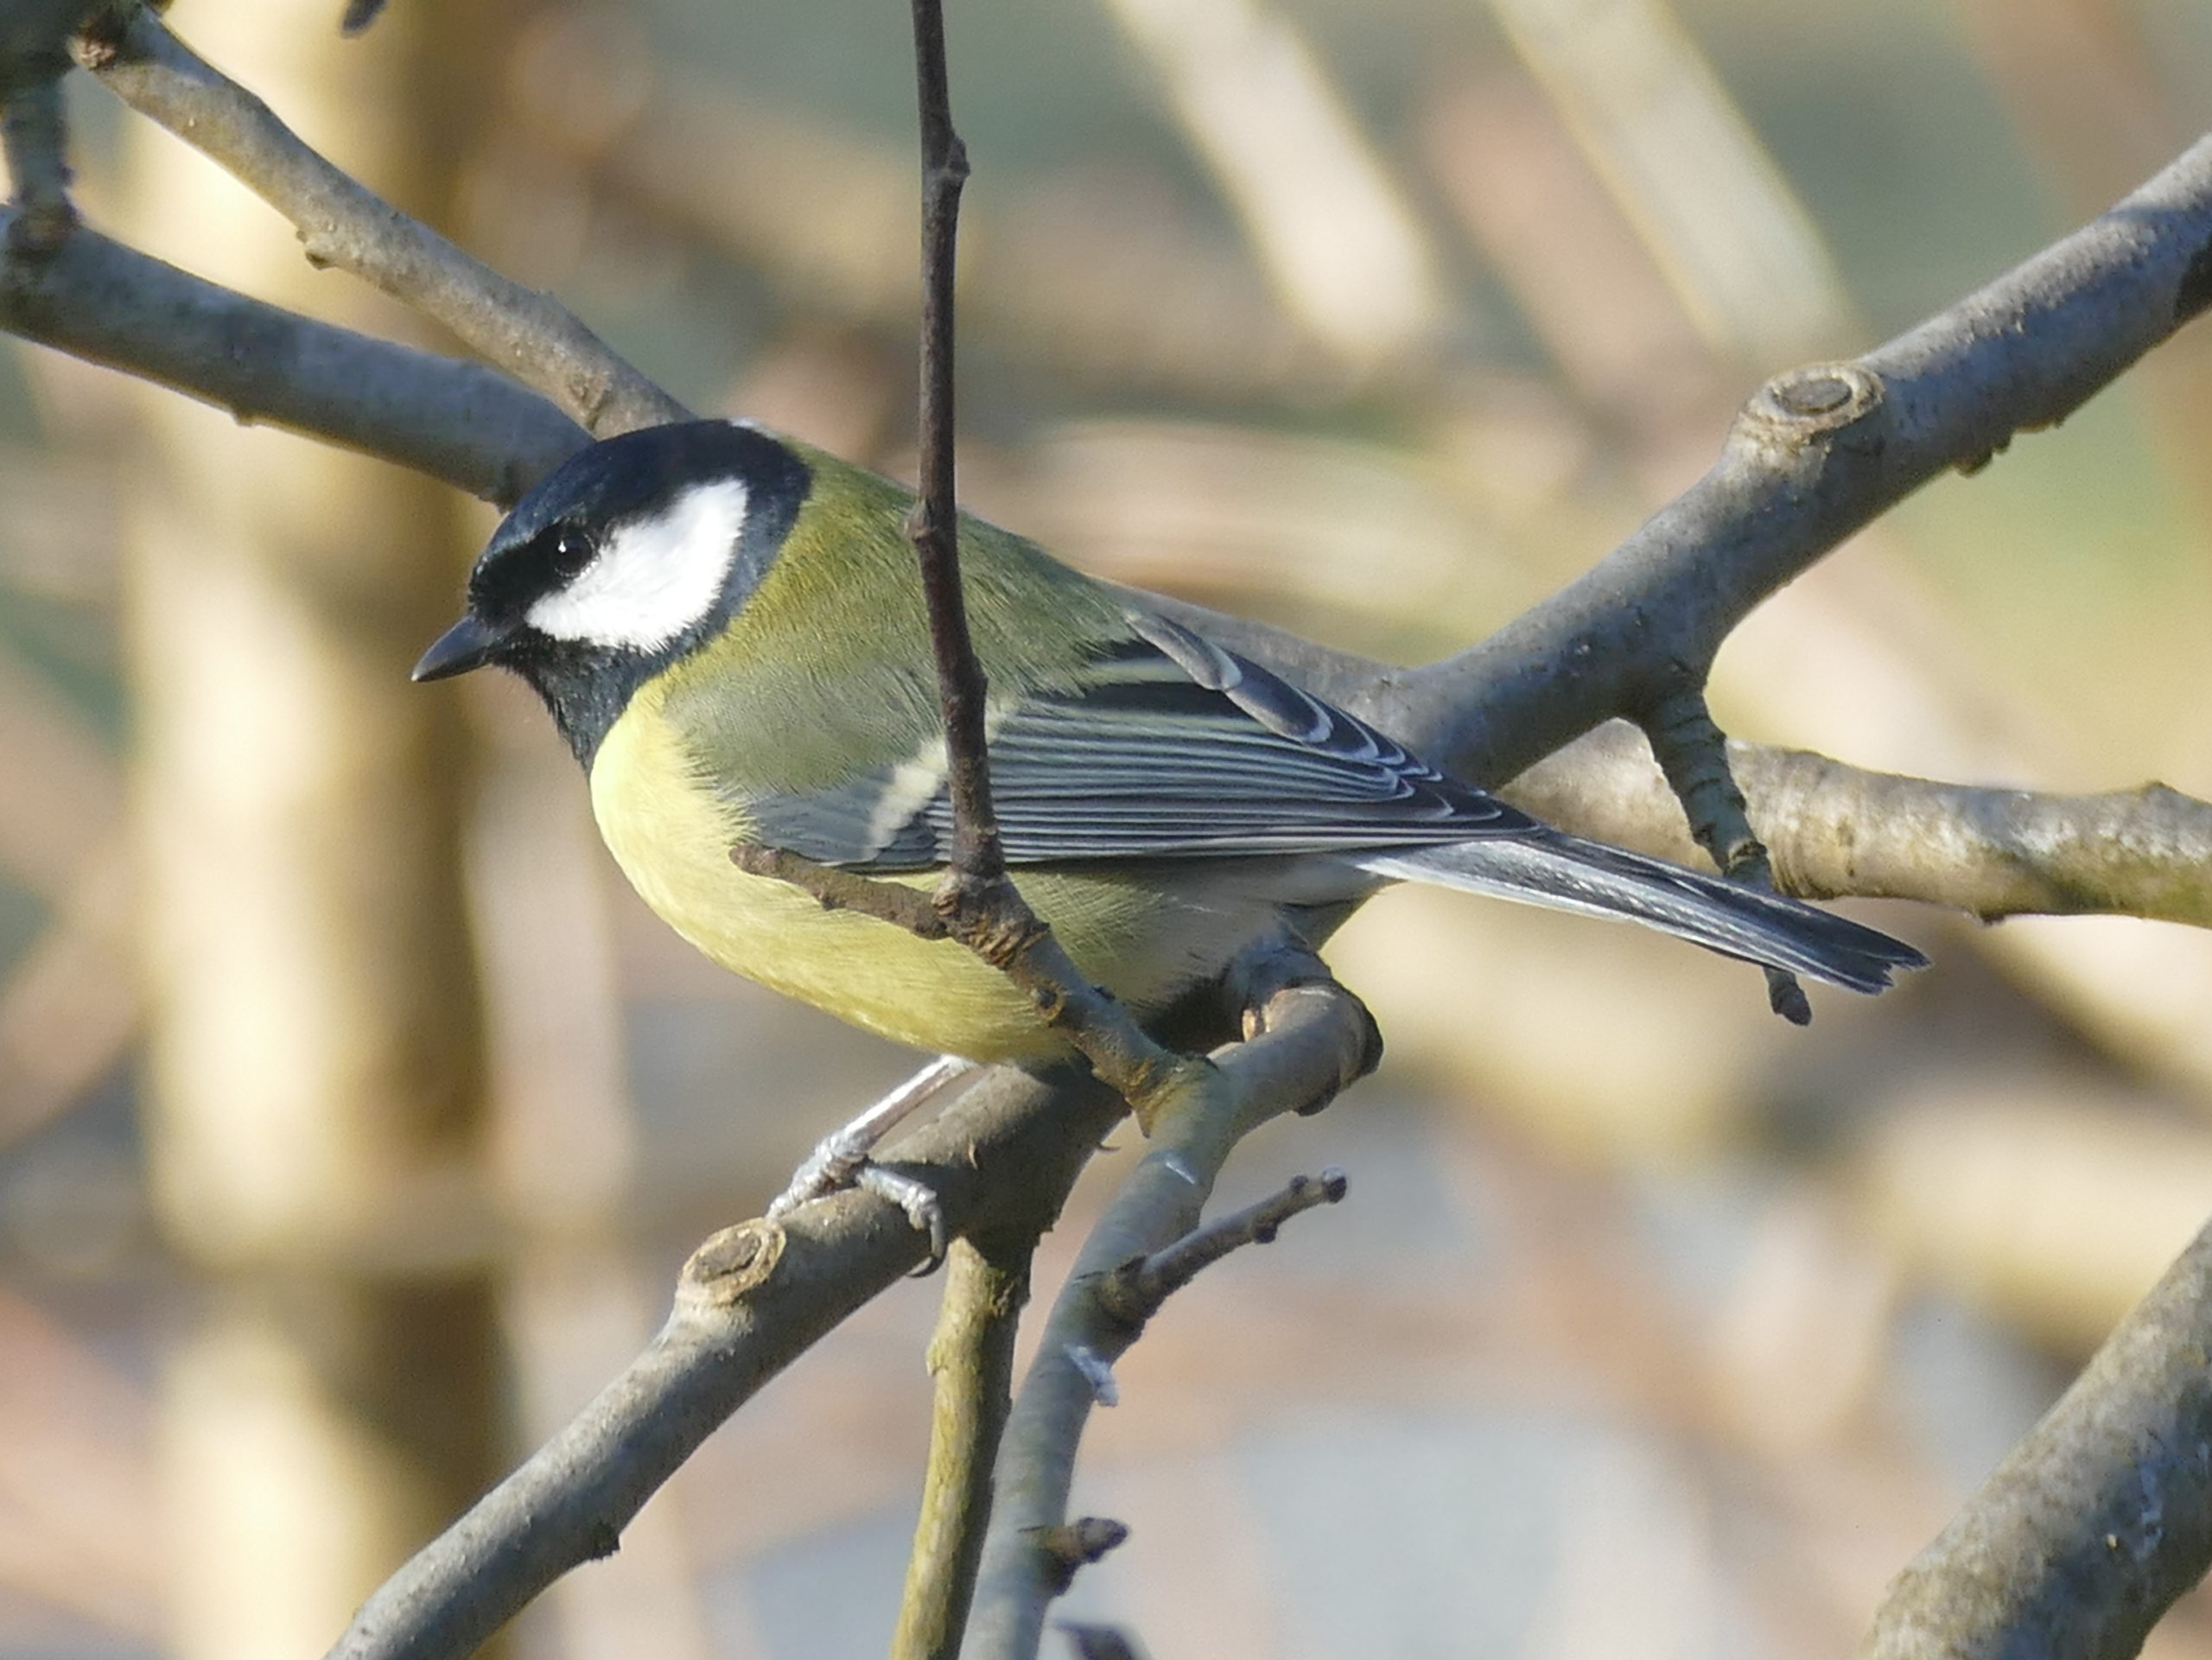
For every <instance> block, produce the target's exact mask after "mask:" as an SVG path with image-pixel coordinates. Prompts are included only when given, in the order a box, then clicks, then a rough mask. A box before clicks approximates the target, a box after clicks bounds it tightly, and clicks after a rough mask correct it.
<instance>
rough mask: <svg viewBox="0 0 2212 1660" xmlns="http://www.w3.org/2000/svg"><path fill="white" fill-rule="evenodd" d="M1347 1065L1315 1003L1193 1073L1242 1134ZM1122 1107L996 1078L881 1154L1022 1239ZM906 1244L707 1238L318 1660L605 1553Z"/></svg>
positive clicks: (866, 1208) (1329, 1018)
mask: <svg viewBox="0 0 2212 1660" xmlns="http://www.w3.org/2000/svg"><path fill="white" fill-rule="evenodd" d="M1294 995H1298V996H1300V997H1301V998H1304V999H1306V1000H1308V1002H1314V1001H1318V1000H1316V999H1315V998H1314V995H1313V993H1312V992H1311V991H1302V992H1300V993H1298V994H1294ZM1364 1055H1365V1051H1364V1050H1363V1049H1362V1051H1361V1060H1362V1063H1363V1060H1364ZM1350 1064H1351V1063H1350V1062H1348V1060H1347V1051H1346V1049H1345V1046H1344V1022H1343V1021H1341V1020H1340V1019H1338V1018H1337V1011H1336V1010H1334V1009H1333V1008H1332V1009H1329V1010H1327V1011H1318V1010H1317V1011H1316V1015H1315V1017H1301V1018H1300V1019H1297V1020H1283V1021H1277V1022H1274V1024H1271V1025H1270V1026H1269V1027H1268V1030H1267V1031H1266V1032H1265V1033H1264V1034H1262V1035H1261V1036H1259V1037H1257V1038H1255V1039H1253V1040H1249V1041H1247V1042H1244V1043H1241V1044H1237V1045H1235V1046H1231V1047H1230V1048H1228V1049H1225V1050H1222V1051H1219V1052H1217V1054H1216V1056H1215V1058H1214V1065H1212V1066H1211V1068H1209V1070H1208V1077H1209V1078H1211V1080H1212V1081H1213V1085H1214V1087H1216V1088H1217V1089H1218V1090H1219V1091H1220V1092H1221V1097H1222V1098H1223V1099H1224V1100H1225V1101H1226V1102H1227V1103H1229V1112H1230V1116H1231V1118H1232V1119H1233V1120H1234V1121H1235V1122H1236V1123H1240V1124H1241V1123H1244V1122H1245V1121H1247V1120H1248V1119H1249V1120H1256V1119H1258V1118H1260V1117H1263V1116H1269V1115H1272V1114H1274V1113H1278V1112H1281V1111H1283V1110H1288V1109H1289V1108H1291V1107H1294V1106H1296V1105H1299V1104H1302V1103H1313V1102H1316V1101H1319V1100H1323V1099H1325V1098H1327V1097H1328V1096H1329V1095H1331V1094H1332V1093H1333V1092H1334V1091H1336V1090H1337V1089H1338V1087H1339V1086H1340V1085H1341V1084H1343V1082H1344V1078H1345V1077H1346V1072H1347V1066H1348V1065H1350ZM1123 1110H1124V1109H1123V1107H1122V1103H1121V1102H1120V1101H1119V1100H1117V1099H1116V1098H1115V1097H1113V1096H1112V1095H1111V1094H1110V1093H1109V1091H1106V1090H1104V1089H1102V1088H1100V1087H1098V1086H1096V1084H1089V1083H1087V1082H1079V1081H1077V1080H1073V1079H1070V1078H1066V1077H1065V1075H1063V1076H1062V1077H1061V1078H1059V1079H1058V1081H1057V1082H1055V1083H1049V1084H1048V1083H1045V1082H1041V1081H1039V1080H1038V1079H1035V1078H1030V1077H1028V1076H1027V1075H1026V1074H1023V1073H1021V1072H1014V1071H1013V1070H1011V1069H1007V1068H1001V1069H1000V1070H999V1071H997V1072H994V1073H993V1074H992V1075H991V1076H990V1077H989V1078H986V1079H985V1080H984V1081H983V1082H982V1083H981V1084H977V1085H976V1087H975V1088H974V1089H972V1090H970V1091H968V1092H967V1093H966V1094H965V1095H963V1096H962V1097H961V1098H960V1099H959V1100H958V1101H957V1102H956V1103H953V1105H952V1106H951V1107H950V1108H948V1109H947V1110H946V1112H945V1114H944V1116H943V1117H942V1118H940V1119H938V1120H937V1121H936V1122H935V1123H931V1124H929V1125H927V1126H925V1127H924V1128H923V1129H918V1130H917V1131H915V1132H914V1133H913V1134H912V1135H909V1136H907V1137H906V1139H905V1140H904V1141H902V1142H900V1143H899V1145H898V1147H897V1148H896V1149H895V1153H896V1154H897V1163H898V1164H899V1167H900V1168H901V1169H902V1170H905V1171H907V1172H909V1173H915V1174H918V1175H921V1176H923V1177H925V1179H926V1180H928V1182H929V1183H930V1185H931V1187H932V1188H933V1189H934V1190H935V1191H936V1192H937V1193H938V1196H939V1198H940V1199H941V1200H942V1202H943V1204H944V1210H945V1214H946V1218H947V1219H948V1220H949V1221H950V1224H952V1227H953V1229H954V1230H955V1231H957V1232H959V1233H963V1234H973V1233H976V1232H989V1233H994V1234H1010V1235H1017V1236H1018V1235H1020V1234H1024V1233H1031V1234H1033V1233H1037V1232H1041V1231H1043V1230H1044V1229H1045V1228H1046V1226H1048V1225H1049V1224H1050V1223H1051V1221H1052V1218H1053V1216H1054V1215H1055V1214H1056V1213H1057V1212H1058V1208H1059V1205H1060V1203H1061V1201H1062V1200H1063V1199H1065V1196H1066V1193H1067V1191H1068V1189H1069V1188H1070V1186H1072V1185H1073V1183H1074V1180H1075V1178H1076V1176H1077V1173H1079V1172H1080V1171H1081V1169H1082V1167H1083V1166H1084V1163H1085V1162H1086V1161H1088V1160H1089V1157H1090V1154H1091V1152H1092V1151H1093V1150H1094V1149H1095V1148H1096V1145H1097V1143H1098V1142H1099V1140H1100V1139H1101V1138H1102V1137H1103V1136H1104V1135H1105V1134H1106V1133H1107V1132H1108V1131H1109V1129H1111V1128H1112V1127H1113V1125H1114V1124H1115V1123H1116V1121H1117V1120H1118V1119H1119V1118H1120V1117H1121V1116H1122V1111H1123ZM925 1249H926V1246H925V1241H924V1239H923V1238H922V1236H921V1235H919V1234H918V1233H917V1232H916V1231H914V1230H913V1228H912V1227H911V1226H910V1225H909V1224H908V1223H907V1221H906V1218H905V1217H904V1216H903V1215H901V1214H900V1213H899V1211H898V1210H897V1209H896V1208H895V1207H893V1205H891V1204H890V1203H889V1202H888V1201H886V1200H883V1199H878V1198H876V1197H875V1196H874V1195H873V1194H869V1193H857V1192H855V1193H840V1194H837V1195H836V1196H834V1197H832V1198H829V1199H823V1200H822V1201H820V1202H818V1203H817V1204H814V1205H808V1206H807V1207H805V1209H804V1210H803V1211H800V1212H794V1213H793V1214H792V1215H791V1217H790V1218H787V1219H786V1220H785V1221H784V1222H783V1223H781V1224H778V1223H771V1222H753V1223H746V1224H741V1225H740V1226H738V1227H735V1228H731V1229H728V1230H726V1231H724V1232H722V1233H721V1234H719V1235H717V1236H715V1238H713V1239H711V1240H709V1241H708V1243H706V1244H705V1245H703V1246H702V1247H701V1248H700V1250H698V1251H697V1252H696V1253H695V1254H694V1256H692V1259H691V1261H690V1262H689V1263H687V1264H686V1265H685V1268H684V1271H683V1280H682V1282H681V1283H680V1285H679V1287H678V1288H677V1304H676V1308H675V1310H674V1312H673V1313H671V1315H670V1317H669V1321H668V1324H667V1325H666V1326H664V1328H663V1329H662V1331H661V1332H660V1334H659V1336H658V1337H657V1338H655V1339H654V1340H653V1343H652V1346H651V1347H650V1348H649V1349H647V1350H646V1351H645V1353H644V1354H642V1355H640V1356H639V1358H637V1359H636V1360H635V1361H633V1362H632V1364H631V1365H630V1366H629V1367H628V1368H627V1369H626V1371H624V1372H623V1374H622V1375H621V1376H620V1377H618V1378H616V1379H615V1380H614V1381H613V1383H609V1384H608V1385H607V1388H606V1389H605V1390H601V1393H600V1396H599V1398H598V1399H597V1400H595V1401H594V1402H592V1403H591V1404H590V1405H589V1406H588V1407H586V1408H585V1409H583V1411H582V1412H581V1413H579V1414H578V1415H577V1416H576V1418H575V1421H573V1422H571V1423H570V1424H569V1427H568V1428H565V1429H563V1431H562V1432H561V1433H560V1434H557V1435H556V1436H554V1437H553V1438H552V1440H550V1441H548V1442H547V1443H546V1444H545V1445H544V1446H543V1447H540V1448H538V1450H537V1452H536V1453H532V1454H531V1457H530V1458H529V1459H528V1460H525V1461H524V1463H523V1465H522V1466H520V1467H519V1468H518V1469H517V1470H516V1471H515V1472H513V1473H512V1475H510V1476H508V1477H507V1478H506V1479H505V1480H504V1481H502V1482H501V1483H500V1484H499V1485H498V1486H497V1487H495V1488H493V1490H492V1491H491V1492H489V1493H487V1494H486V1495H485V1497H484V1498H481V1499H480V1500H479V1501H478V1502H477V1504H475V1505H474V1507H473V1508H472V1509H471V1510H470V1511H468V1513H467V1515H465V1516H463V1517H461V1518H460V1519H459V1520H458V1521H456V1522H455V1523H454V1524H453V1525H452V1526H451V1527H450V1528H448V1530H446V1531H445V1532H444V1533H443V1534H442V1535H441V1536H439V1537H438V1538H437V1539H436V1540H434V1541H433V1542H431V1543H430V1544H429V1545H428V1546H426V1547H425V1548H424V1549H423V1550H422V1551H421V1552H419V1553H418V1554H417V1555H416V1557H415V1558H414V1560H413V1561H410V1562H409V1563H408V1564H407V1565H406V1566H405V1567H404V1568H402V1569H401V1570H400V1571H399V1572H398V1573H397V1574H395V1575H393V1577H392V1578H391V1580H388V1581H387V1582H386V1583H385V1585H384V1586H383V1587H382V1588H380V1589H379V1590H378V1592H377V1593H376V1594H375V1595H374V1596H372V1597H371V1598H370V1600H368V1602H367V1603H366V1604H365V1605H364V1606H362V1608H361V1611H360V1612H359V1614H357V1615H356V1616H355V1617H354V1620H353V1625H351V1626H350V1627H349V1628H348V1629H347V1631H346V1633H345V1635H344V1636H343V1637H341V1638H340V1639H339V1641H338V1643H337V1644H336V1645H335V1646H334V1648H333V1649H332V1650H331V1655H332V1657H333V1660H339V1657H343V1660H460V1657H461V1656H464V1655H467V1654H468V1653H470V1652H471V1651H472V1650H474V1649H475V1648H476V1647H477V1646H479V1645H480V1644H482V1643H483V1642H484V1641H485V1640H486V1638H489V1637H490V1636H491V1635H492V1633H493V1632H494V1631H497V1630H498V1629H499V1627H500V1625H503V1624H505V1622H506V1621H507V1620H508V1619H512V1618H513V1616H514V1615H515V1614H516V1613H517V1612H519V1611H520V1610H521V1609H522V1608H523V1607H524V1606H525V1605H526V1604H527V1603H528V1602H529V1601H530V1600H531V1599H532V1598H534V1597H536V1596H537V1594H538V1593H540V1592H541V1591H543V1590H544V1589H545V1587H547V1586H549V1585H550V1584H552V1582H553V1581H554V1580H556V1579H558V1578H559V1577H560V1576H561V1575H562V1574H565V1573H567V1572H568V1571H569V1569H571V1568H575V1567H577V1566H579V1565H581V1564H582V1563H583V1562H585V1561H591V1560H593V1559H594V1558H595V1557H598V1556H603V1555H606V1554H607V1552H608V1551H610V1550H612V1549H614V1548H615V1544H616V1542H617V1540H618V1538H619V1536H620V1532H621V1530H622V1529H623V1528H624V1527H626V1526H627V1525H628V1523H629V1521H630V1519H631V1517H633V1516H635V1515H636V1514H637V1512H638V1511H639V1508H640V1507H641V1506H642V1505H643V1504H645V1500H646V1499H647V1498H650V1497H651V1496H652V1494H653V1492H655V1491H657V1490H658V1488H659V1487H660V1485H661V1484H662V1483H663V1482H664V1481H666V1480H667V1479H668V1478H669V1476H670V1475H671V1473H673V1472H674V1471H675V1470H676V1469H677V1466H680V1465H681V1464H682V1463H683V1460H685V1459H687V1458H689V1457H690V1455H691V1453H692V1452H693V1451H694V1450H695V1449H696V1447H698V1445H699V1443H700V1442H701V1441H703V1440H705V1439H706V1437H707V1436H708V1435H709V1434H711V1433H712V1432H713V1430H714V1429H715V1426H717V1425H718V1424H720V1423H721V1421H723V1420H724V1419H725V1418H727V1417H728V1415H730V1414H731V1413H732V1412H734V1411H735V1410H736V1409H738V1408H739V1407H740V1406H742V1405H743V1404H744V1403H745V1402H747V1400H749V1399H750V1398H752V1396H753V1395H754V1394H755V1393H757V1392H758V1391H759V1390H760V1388H761V1387H762V1385H764V1384H765V1383H766V1382H767V1381H768V1380H769V1379H770V1378H772V1377H774V1376H775V1375H776V1374H777V1373H778V1372H779V1371H782V1370H783V1369H784V1368H785V1367H786V1366H788V1365H789V1364H791V1362H792V1361H794V1360H795V1359H797V1358H798V1357H799V1355H801V1354H802V1353H804V1352H805V1351H806V1349H807V1348H808V1347H810V1345H812V1344H813V1343H814V1342H815V1341H817V1339H820V1338H822V1337H823V1336H824V1335H826V1334H827V1333H828V1332H830V1331H832V1330H834V1329H835V1328H836V1326H837V1325H838V1324H839V1323H840V1322H841V1321H842V1320H844V1319H845V1318H846V1316H848V1315H849V1314H850V1313H852V1312H853V1311H854V1310H855V1309H856V1308H858V1307H861V1305H862V1304H863V1303H865V1302H867V1301H868V1300H869V1299H871V1298H873V1297H874V1296H876V1295H877V1294H879V1293H880V1292H882V1291H883V1290H885V1289H886V1288H887V1287H889V1286H891V1285H892V1284H893V1283H894V1282H897V1281H898V1280H899V1277H900V1276H901V1275H905V1274H906V1273H907V1272H908V1271H909V1270H910V1269H912V1268H913V1267H914V1265H915V1264H916V1263H917V1262H919V1261H920V1260H921V1257H922V1256H923V1253H924V1251H925Z"/></svg>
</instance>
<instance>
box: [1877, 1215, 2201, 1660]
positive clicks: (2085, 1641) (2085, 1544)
mask: <svg viewBox="0 0 2212 1660" xmlns="http://www.w3.org/2000/svg"><path fill="white" fill-rule="evenodd" d="M2208 1352H2212V1227H2208V1228H2207V1229H2206V1230H2205V1231H2203V1232H2202V1233H2200V1234H2198V1235H2197V1237H2196V1240H2195V1241H2194V1242H2193V1243H2191V1244H2190V1247H2189V1249H2188V1250H2186V1251H2184V1252H2183V1253H2182V1256H2181V1257H2180V1259H2179V1260H2178V1261H2177V1262H2175V1263H2174V1265H2173V1267H2171V1269H2167V1271H2166V1274H2165V1276H2164V1278H2163V1279H2161V1280H2160V1281H2159V1282H2158V1285H2157V1286H2156V1287H2155V1288H2152V1292H2151V1294H2150V1295H2149V1296H2147V1297H2145V1299H2144V1300H2143V1301H2142V1302H2141V1303H2139V1305H2137V1307H2135V1309H2134V1310H2133V1312H2132V1313H2130V1314H2129V1315H2128V1316H2127V1318H2126V1320H2122V1321H2121V1322H2120V1326H2119V1328H2118V1329H2117V1330H2116V1331H2114V1332H2113V1334H2112V1336H2111V1338H2110V1339H2107V1341H2106V1343H2105V1345H2104V1346H2103V1347H2102V1348H2101V1349H2100V1350H2098V1351H2097V1353H2096V1356H2095V1358H2094V1359H2092V1360H2091V1361H2090V1362H2089V1364H2088V1366H2087V1367H2086V1368H2085V1369H2084V1370H2083V1371H2082V1375H2081V1376H2080V1377H2077V1378H2075V1380H2074V1383H2073V1385H2072V1387H2070V1388H2069V1390H2067V1391H2066V1393H2065V1394H2064V1395H2063V1396H2061V1397H2060V1398H2059V1401H2058V1404H2057V1405H2056V1406H2054V1407H2053V1408H2051V1409H2050V1411H2049V1412H2048V1413H2046V1414H2044V1419H2043V1421H2042V1422H2040V1423H2038V1424H2037V1426H2036V1427H2035V1428H2033V1429H2031V1430H2030V1431H2029V1432H2028V1434H2026V1436H2024V1438H2023V1439H2022V1440H2021V1441H2020V1442H2019V1444H2018V1446H2016V1447H2013V1449H2012V1451H2011V1452H2010V1453H2006V1454H2005V1460H2004V1462H2003V1463H2001V1464H1999V1466H1997V1471H1996V1473H1994V1474H1993V1475H1992V1476H1991V1477H1990V1478H1989V1479H1988V1481H1987V1482H1986V1483H1985V1484H1983V1486H1982V1489H1981V1491H1980V1492H1978V1493H1976V1494H1975V1495H1974V1498H1972V1499H1970V1500H1968V1501H1967V1506H1966V1508H1965V1509H1964V1510H1962V1511H1960V1513H1959V1514H1958V1515H1957V1516H1956V1517H1955V1518H1953V1520H1952V1522H1951V1523H1950V1525H1949V1526H1948V1527H1947V1528H1945V1529H1944V1530H1943V1531H1942V1533H1941V1534H1940V1535H1938V1536H1937V1537H1936V1542H1934V1543H1933V1544H1931V1545H1929V1547H1928V1549H1926V1550H1924V1551H1923V1552H1922V1553H1921V1554H1920V1555H1918V1556H1917V1557H1916V1558H1915V1559H1914V1560H1913V1562H1912V1564H1911V1565H1910V1567H1908V1568H1906V1569H1905V1570H1904V1573H1902V1574H1899V1575H1898V1576H1897V1579H1896V1580H1893V1581H1892V1582H1891V1586H1890V1589H1889V1592H1888V1594H1887V1595H1886V1596H1885V1597H1884V1599H1883V1600H1882V1606H1881V1608H1880V1610H1879V1611H1878V1612H1877V1613H1876V1614H1875V1616H1874V1625H1873V1628H1872V1631H1869V1632H1868V1633H1867V1636H1866V1641H1865V1642H1864V1643H1863V1644H1861V1645H1860V1646H1859V1655H1860V1656H1861V1657H1863V1660H2001V1657H2006V1656H2012V1655H2022V1654H2052V1655H2065V1656H2068V1657H2069V1660H2121V1657H2124V1656H2127V1655H2133V1654H2134V1653H2136V1652H2137V1651H2138V1650H2139V1649H2140V1648H2141V1647H2142V1644H2143V1639H2144V1638H2145V1636H2146V1635H2147V1634H2148V1633H2149V1631H2150V1629H2151V1627H2152V1625H2155V1624H2156V1623H2157V1622H2158V1617H2159V1615H2161V1614H2162V1613H2164V1612H2165V1611H2166V1609H2167V1608H2168V1607H2169V1606H2171V1604H2172V1603H2173V1601H2174V1600H2175V1599H2176V1598H2177V1597H2178V1596H2180V1595H2181V1593H2183V1592H2184V1591H2186V1590H2188V1589H2189V1588H2190V1587H2191V1586H2192V1585H2194V1584H2196V1581H2197V1580H2200V1579H2202V1577H2203V1575H2204V1570H2205V1568H2206V1567H2207V1565H2208V1564H2212V1371H2207V1369H2206V1367H2205V1364H2204V1358H2205V1356H2206V1354H2207V1353H2208Z"/></svg>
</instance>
